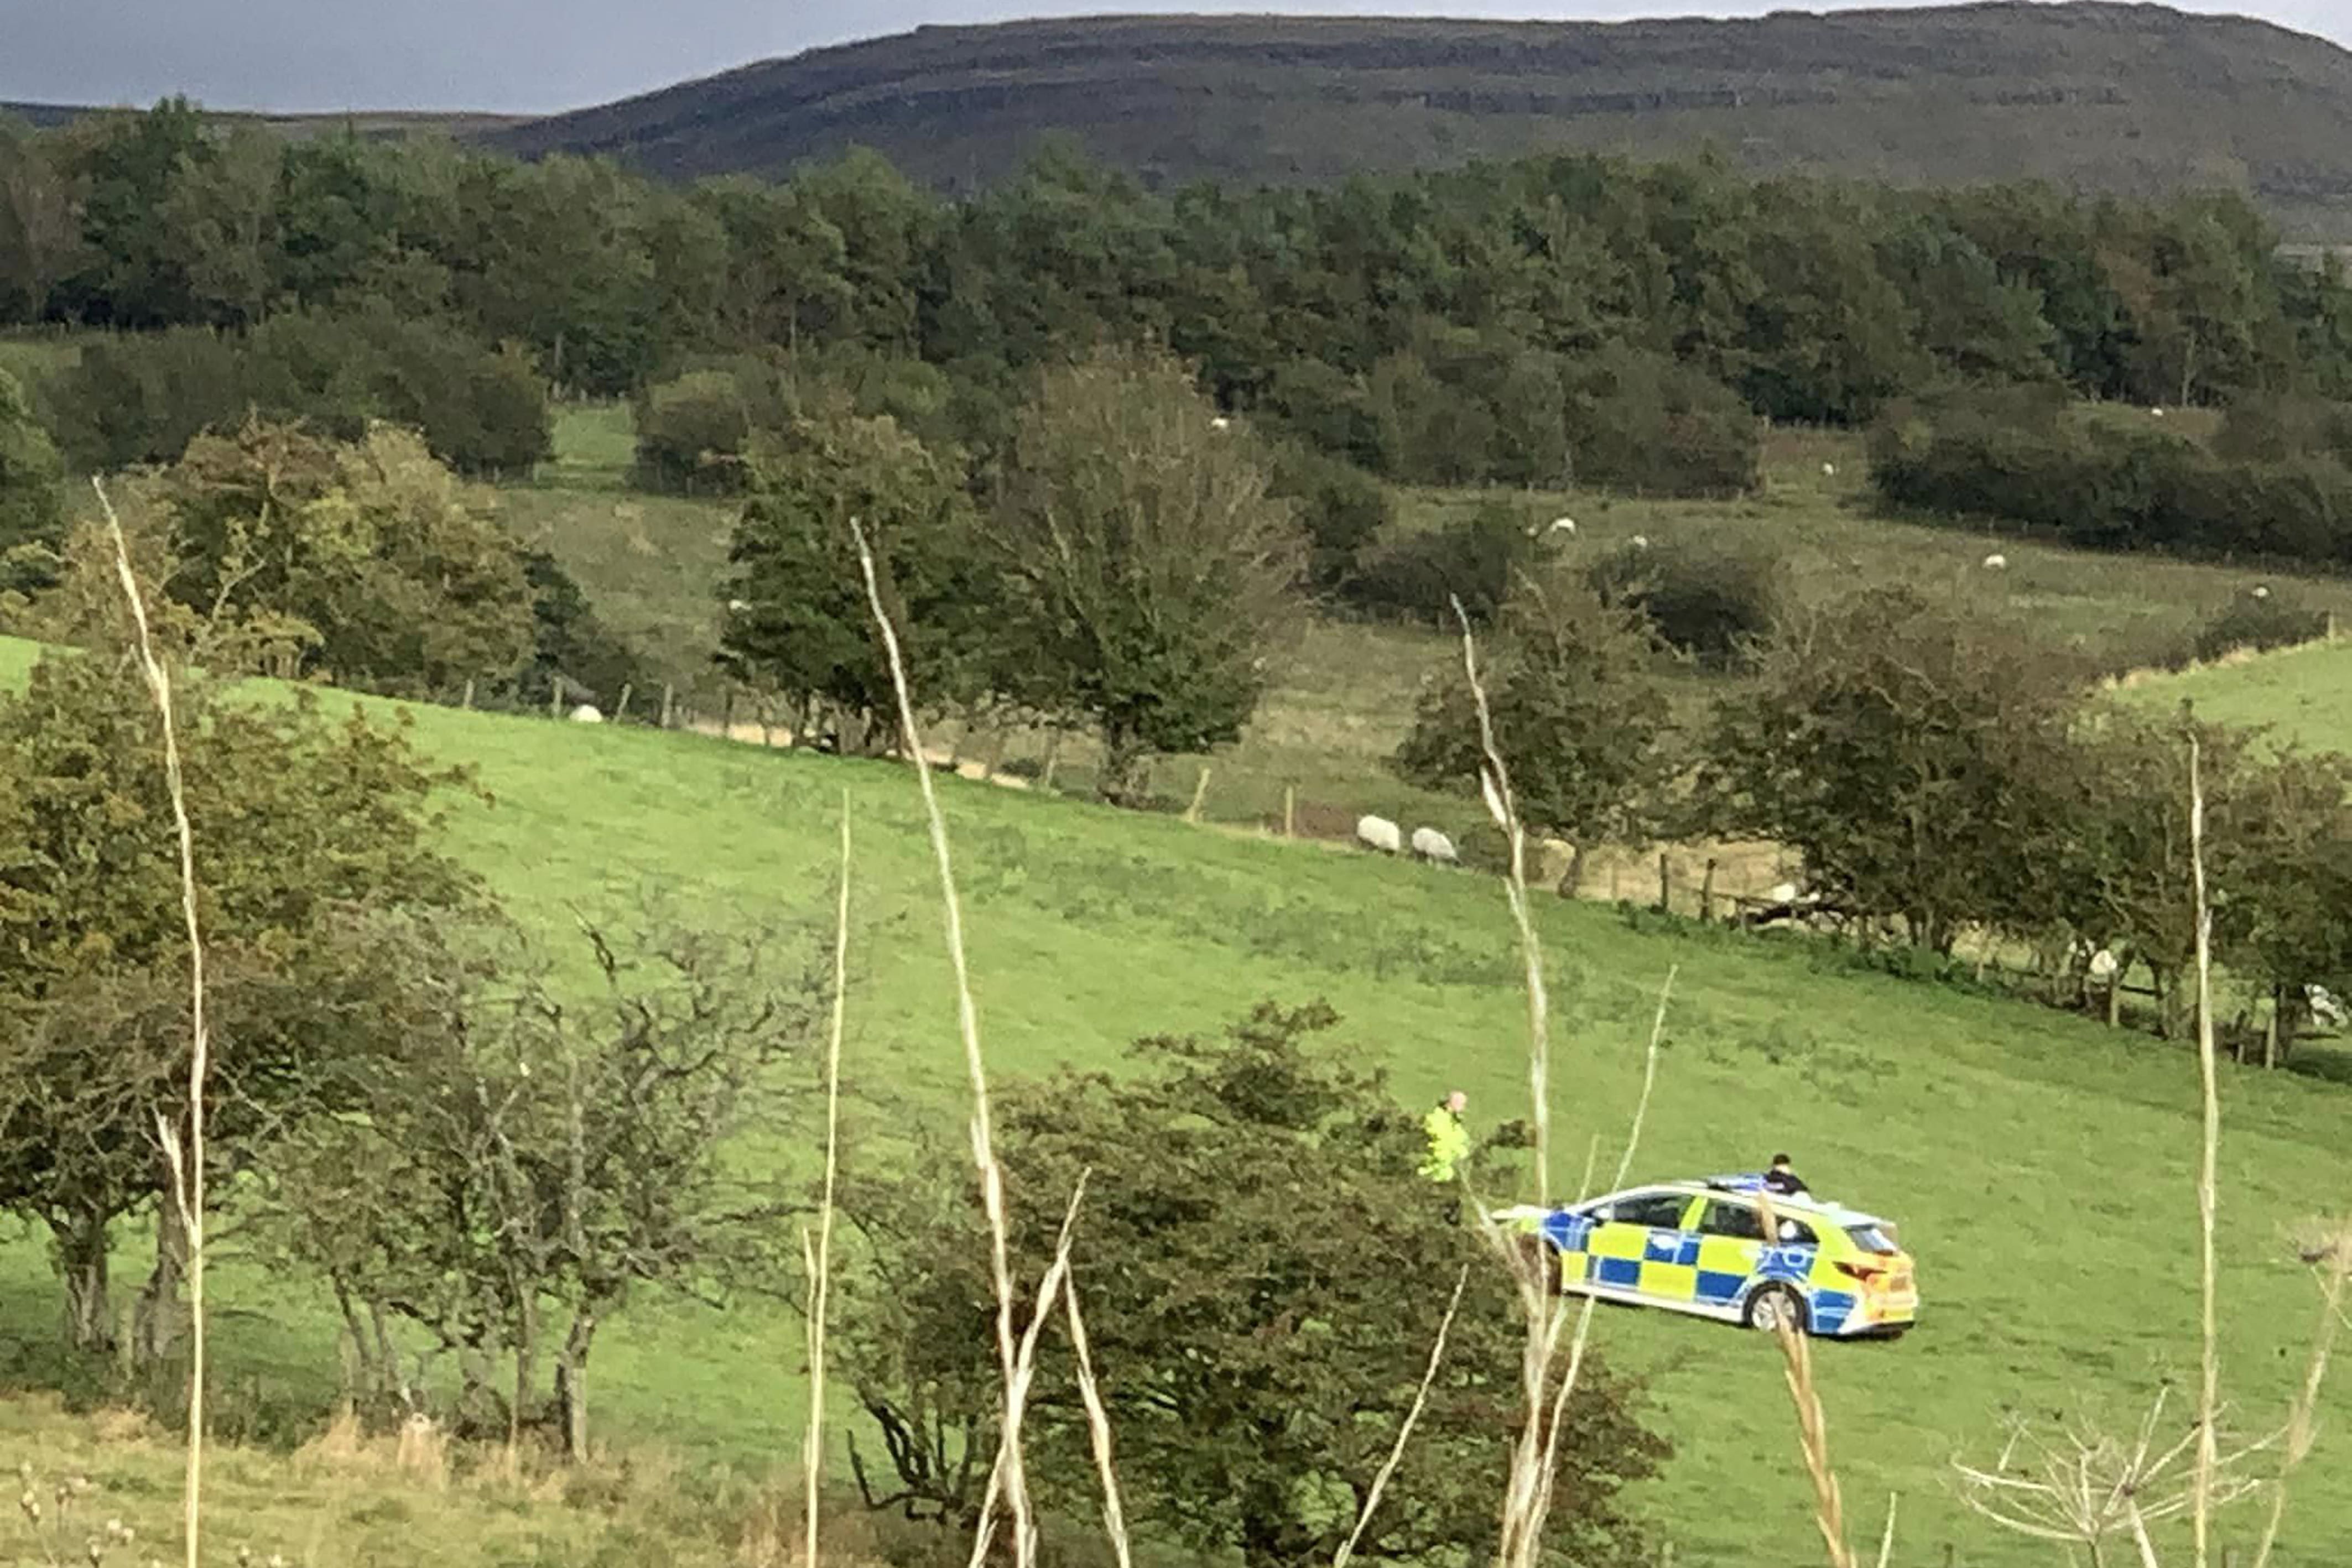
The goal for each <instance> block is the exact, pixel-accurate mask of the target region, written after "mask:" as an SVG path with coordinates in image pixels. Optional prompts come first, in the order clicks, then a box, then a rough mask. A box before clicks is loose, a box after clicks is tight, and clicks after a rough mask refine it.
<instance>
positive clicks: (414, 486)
mask: <svg viewBox="0 0 2352 1568" xmlns="http://www.w3.org/2000/svg"><path fill="white" fill-rule="evenodd" d="M158 504H159V506H160V507H161V509H162V512H163V517H164V518H165V521H166V526H167V528H168V538H169V549H170V551H171V555H172V558H173V561H174V563H175V567H176V570H174V572H173V575H172V576H171V578H170V580H169V584H170V592H171V595H172V597H173V598H174V599H175V600H177V601H180V602H181V603H183V604H184V605H186V606H187V607H189V608H190V609H191V610H193V611H194V612H197V613H199V614H201V615H205V616H208V617H214V618H217V617H220V616H223V615H227V616H232V617H242V618H245V619H247V620H251V619H255V618H257V617H275V618H278V619H281V620H291V621H293V622H299V623H300V624H301V625H303V626H305V627H307V628H308V629H309V630H310V632H311V633H312V634H313V635H314V637H315V644H314V646H313V647H312V649H311V650H310V652H309V653H306V654H305V655H303V657H302V659H301V661H300V664H299V667H298V668H296V669H293V670H282V671H279V672H278V673H280V674H331V676H332V677H333V678H334V679H336V680H339V681H341V682H343V683H345V684H367V685H375V686H378V687H382V688H384V689H389V690H398V691H404V692H422V693H441V694H446V693H450V692H454V691H456V690H457V688H458V687H460V686H462V685H464V684H465V683H466V682H467V681H469V680H481V681H487V682H489V683H492V684H496V683H498V682H499V681H502V680H506V679H510V678H511V677H512V676H513V675H514V674H515V673H516V672H518V671H519V670H520V669H521V667H522V665H523V664H524V663H525V662H526V661H527V660H528V659H529V658H530V651H531V646H532V641H533V636H532V632H533V628H532V616H531V598H530V587H529V585H528V584H527V583H526V581H525V580H524V577H523V570H522V563H521V559H520V555H519V553H518V552H517V550H516V549H515V547H514V546H513V544H512V543H511V542H510V541H509V539H508V538H507V537H506V535H505V534H504V533H503V532H502V531H501V530H500V529H499V528H498V526H497V525H496V524H495V523H493V522H491V521H490V520H489V518H488V517H487V516H485V515H484V514H483V512H482V511H481V510H479V509H478V506H479V503H478V500H477V499H476V498H475V497H473V496H471V495H469V494H468V493H467V491H466V490H465V489H464V487H463V486H460V485H459V483H458V481H457V478H456V477H455V476H453V475H451V474H450V473H449V471H448V470H447V469H446V468H444V467H442V466H441V465H439V464H438V463H436V462H435V461H434V460H433V458H432V456H431V455H430V454H429V453H427V452H426V451H425V447H424V444H422V443H421V442H420V441H418V440H417V439H416V437H415V436H413V435H410V434H406V433H405V432H402V431H396V430H393V429H390V428H388V427H382V426H379V427H377V428H376V429H374V430H373V431H371V432H370V433H369V434H368V435H367V437H366V439H365V440H363V441H362V442H359V443H357V444H338V443H335V442H331V441H325V440H321V439H320V438H319V437H317V436H313V435H310V434H306V433H304V432H302V431H300V430H299V429H296V428H292V427H289V426H284V425H273V424H265V423H259V422H248V423H247V424H246V425H245V426H244V428H242V429H241V430H239V431H237V432H236V434H234V435H225V436H204V437H201V438H199V439H198V440H196V441H195V442H194V443H192V444H190V445H189V448H188V454H187V456H186V457H185V458H184V459H183V460H182V461H181V463H180V464H179V465H177V466H176V467H174V468H173V470H172V471H171V473H170V474H169V475H168V476H166V478H165V482H164V484H163V486H162V489H161V493H160V497H159V503H158Z"/></svg>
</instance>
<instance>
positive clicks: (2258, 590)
mask: <svg viewBox="0 0 2352 1568" xmlns="http://www.w3.org/2000/svg"><path fill="white" fill-rule="evenodd" d="M2270 596H2271V591H2270V585H2269V584H2267V583H2261V582H2258V583H2256V584H2254V597H2255V598H2256V599H2268V598H2269V597H2270Z"/></svg>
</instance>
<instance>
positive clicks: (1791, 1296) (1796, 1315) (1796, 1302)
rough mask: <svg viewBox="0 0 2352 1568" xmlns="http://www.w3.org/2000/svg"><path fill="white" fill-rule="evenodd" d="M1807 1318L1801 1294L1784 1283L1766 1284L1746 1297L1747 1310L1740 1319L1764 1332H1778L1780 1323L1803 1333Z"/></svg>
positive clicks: (1750, 1326)
mask: <svg viewBox="0 0 2352 1568" xmlns="http://www.w3.org/2000/svg"><path fill="white" fill-rule="evenodd" d="M1807 1318H1808V1314H1807V1313H1806V1312H1805V1299H1804V1298H1803V1297H1802V1296H1800V1295H1799V1294H1797V1292H1796V1291H1792V1290H1790V1289H1789V1287H1788V1286H1786V1285H1767V1286H1765V1287H1764V1288H1763V1289H1762V1290H1760V1291H1757V1292H1756V1293H1755V1294H1754V1295H1752V1296H1750V1297H1748V1311H1747V1313H1746V1314H1745V1316H1744V1317H1743V1319H1742V1320H1741V1321H1743V1322H1746V1323H1747V1325H1748V1327H1749V1328H1751V1329H1757V1330H1760V1331H1761V1332H1763V1333H1780V1325H1781V1324H1782V1323H1786V1324H1788V1325H1789V1326H1790V1328H1792V1329H1794V1330H1796V1331H1797V1332H1798V1333H1804V1332H1805V1330H1806V1328H1807V1326H1808V1322H1807Z"/></svg>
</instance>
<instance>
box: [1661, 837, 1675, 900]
mask: <svg viewBox="0 0 2352 1568" xmlns="http://www.w3.org/2000/svg"><path fill="white" fill-rule="evenodd" d="M1674 912H1675V880H1674V871H1673V868H1672V867H1671V866H1670V865H1669V864H1668V862H1667V860H1666V852H1665V851H1664V850H1660V851H1659V852H1658V913H1659V914H1661V915H1672V914H1673V913H1674Z"/></svg>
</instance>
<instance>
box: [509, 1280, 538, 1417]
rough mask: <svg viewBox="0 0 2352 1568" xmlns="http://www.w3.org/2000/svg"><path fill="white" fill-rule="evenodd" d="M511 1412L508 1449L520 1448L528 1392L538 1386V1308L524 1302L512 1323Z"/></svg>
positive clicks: (527, 1301)
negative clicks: (512, 1386)
mask: <svg viewBox="0 0 2352 1568" xmlns="http://www.w3.org/2000/svg"><path fill="white" fill-rule="evenodd" d="M514 1358H515V1368H514V1408H512V1409H511V1410H509V1411H508V1412H507V1448H508V1450H509V1452H514V1451H517V1450H520V1448H521V1447H522V1427H523V1423H524V1422H525V1421H527V1420H529V1419H530V1396H531V1390H532V1389H533V1388H534V1387H536V1386H537V1385H538V1383H539V1305H538V1303H537V1302H535V1301H529V1300H526V1301H524V1302H523V1304H522V1308H521V1310H520V1312H518V1313H517V1314H516V1322H515V1353H514Z"/></svg>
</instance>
